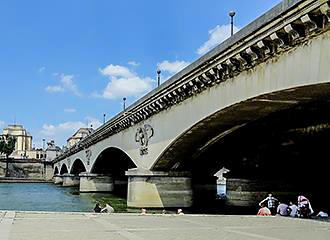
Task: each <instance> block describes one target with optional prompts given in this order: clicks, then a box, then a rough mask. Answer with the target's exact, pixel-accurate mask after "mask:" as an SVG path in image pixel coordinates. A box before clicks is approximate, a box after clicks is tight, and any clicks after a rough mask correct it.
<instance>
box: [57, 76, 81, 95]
mask: <svg viewBox="0 0 330 240" xmlns="http://www.w3.org/2000/svg"><path fill="white" fill-rule="evenodd" d="M73 78H74V75H65V74H63V73H62V74H61V75H60V79H61V83H62V84H63V87H64V88H65V89H68V90H69V91H71V92H72V93H73V94H75V95H77V96H81V94H80V92H79V91H78V87H77V85H76V84H75V83H74V82H73Z"/></svg>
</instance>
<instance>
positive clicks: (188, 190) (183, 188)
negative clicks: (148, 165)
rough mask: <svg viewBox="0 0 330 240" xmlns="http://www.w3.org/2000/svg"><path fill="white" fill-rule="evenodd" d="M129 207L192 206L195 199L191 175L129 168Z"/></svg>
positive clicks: (127, 172)
mask: <svg viewBox="0 0 330 240" xmlns="http://www.w3.org/2000/svg"><path fill="white" fill-rule="evenodd" d="M126 175H127V176H128V193H127V206H128V207H135V208H140V207H149V208H171V207H191V205H192V200H193V192H192V184H191V177H190V176H189V175H188V174H187V173H178V172H173V173H167V172H152V171H149V170H145V169H137V168H135V169H129V170H128V171H126Z"/></svg>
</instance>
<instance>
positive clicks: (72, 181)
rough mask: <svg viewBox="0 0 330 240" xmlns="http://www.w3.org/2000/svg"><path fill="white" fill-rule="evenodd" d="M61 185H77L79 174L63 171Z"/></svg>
mask: <svg viewBox="0 0 330 240" xmlns="http://www.w3.org/2000/svg"><path fill="white" fill-rule="evenodd" d="M62 178H63V187H73V186H79V183H80V180H79V176H77V175H74V174H70V173H65V174H63V177H62Z"/></svg>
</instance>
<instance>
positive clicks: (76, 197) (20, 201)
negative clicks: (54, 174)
mask: <svg viewBox="0 0 330 240" xmlns="http://www.w3.org/2000/svg"><path fill="white" fill-rule="evenodd" d="M96 202H99V203H100V204H101V206H104V205H105V203H110V204H111V205H112V206H113V207H114V209H115V210H116V212H126V211H127V206H126V199H124V198H120V197H118V196H114V195H112V194H105V193H103V194H102V193H79V189H78V188H71V187H61V186H57V185H54V184H51V183H0V210H22V211H55V212H92V211H93V208H94V206H95V203H96Z"/></svg>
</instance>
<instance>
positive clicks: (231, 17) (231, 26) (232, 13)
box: [229, 11, 236, 36]
mask: <svg viewBox="0 0 330 240" xmlns="http://www.w3.org/2000/svg"><path fill="white" fill-rule="evenodd" d="M235 14H236V13H235V11H230V12H229V17H230V33H231V34H230V36H233V34H234V16H235Z"/></svg>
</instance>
